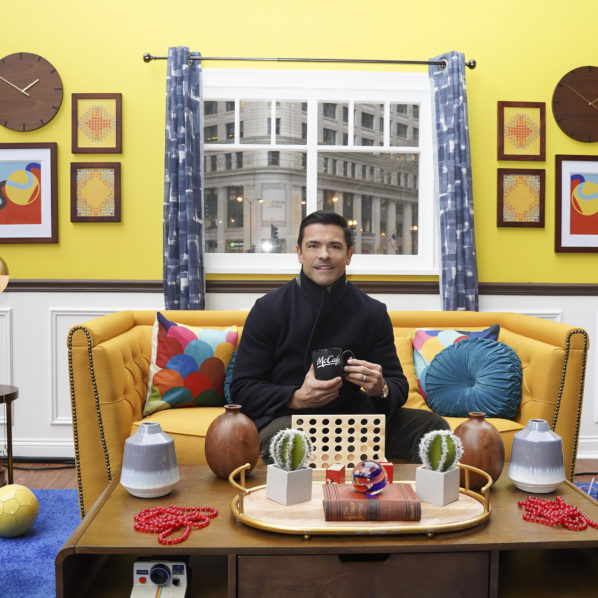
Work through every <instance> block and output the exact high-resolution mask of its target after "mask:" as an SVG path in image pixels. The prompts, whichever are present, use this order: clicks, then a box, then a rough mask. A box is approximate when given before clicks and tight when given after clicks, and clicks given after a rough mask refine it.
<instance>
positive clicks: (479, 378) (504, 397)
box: [425, 338, 521, 419]
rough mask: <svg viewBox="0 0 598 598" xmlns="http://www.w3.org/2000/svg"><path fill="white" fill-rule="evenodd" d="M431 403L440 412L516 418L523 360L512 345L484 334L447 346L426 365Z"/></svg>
mask: <svg viewBox="0 0 598 598" xmlns="http://www.w3.org/2000/svg"><path fill="white" fill-rule="evenodd" d="M425 387H426V399H427V403H428V407H430V409H432V411H434V412H435V413H438V414H439V415H445V416H448V417H467V415H468V414H469V412H470V411H483V412H484V413H485V414H486V416H487V417H502V418H505V419H513V418H514V417H515V416H516V415H517V410H518V409H519V404H520V403H521V361H520V359H519V356H518V355H517V353H515V351H513V349H511V347H509V346H508V345H505V344H504V343H501V342H498V341H495V340H490V339H482V338H470V339H465V340H462V341H460V342H458V343H456V344H454V345H451V346H450V347H447V348H446V349H443V350H442V351H441V352H440V353H438V355H436V357H434V359H433V360H432V362H431V363H430V365H429V366H428V368H427V369H426V376H425Z"/></svg>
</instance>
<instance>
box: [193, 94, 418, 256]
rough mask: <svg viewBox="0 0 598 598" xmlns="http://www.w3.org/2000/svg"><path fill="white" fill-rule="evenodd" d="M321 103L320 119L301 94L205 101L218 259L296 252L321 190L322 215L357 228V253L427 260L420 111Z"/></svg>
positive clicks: (207, 206)
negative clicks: (311, 202)
mask: <svg viewBox="0 0 598 598" xmlns="http://www.w3.org/2000/svg"><path fill="white" fill-rule="evenodd" d="M316 105H317V112H316V113H315V118H313V116H314V113H313V112H311V117H310V116H309V115H310V111H309V110H308V103H307V102H306V101H303V100H302V99H301V98H300V97H298V98H297V99H296V100H280V101H277V100H256V99H252V100H247V101H245V100H243V99H239V98H236V99H232V98H222V99H216V100H210V101H206V102H204V115H203V127H204V140H205V151H204V180H203V185H204V222H205V247H206V251H207V252H208V253H224V254H226V253H294V252H295V244H296V238H297V232H298V228H299V223H300V222H301V219H302V218H303V217H304V216H305V214H306V206H307V196H308V194H309V190H308V189H309V185H310V184H315V185H316V186H317V190H316V193H317V209H326V210H332V211H335V212H338V213H340V214H342V215H343V216H344V217H345V218H346V219H347V221H349V222H350V226H351V230H352V234H353V243H354V250H355V253H356V254H365V255H417V253H418V230H419V221H418V217H419V207H420V206H419V189H418V180H419V178H418V175H419V166H420V151H419V147H418V143H419V127H420V123H419V106H418V105H417V104H408V103H407V104H402V103H393V102H388V101H386V102H384V101H380V102H364V101H360V102H357V101H356V102H352V101H349V102H331V101H325V100H320V101H318V102H317V104H316ZM310 118H312V120H310ZM312 129H314V130H312ZM349 135H351V137H350V139H351V144H350V145H349ZM220 144H226V145H224V146H223V147H224V148H226V150H224V149H219V145H220ZM400 148H407V149H406V150H402V149H400ZM310 152H313V153H314V154H313V158H310V156H311V155H312V154H311V153H310ZM309 168H314V172H313V174H311V175H308V169H309Z"/></svg>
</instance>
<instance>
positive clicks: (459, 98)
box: [429, 52, 478, 311]
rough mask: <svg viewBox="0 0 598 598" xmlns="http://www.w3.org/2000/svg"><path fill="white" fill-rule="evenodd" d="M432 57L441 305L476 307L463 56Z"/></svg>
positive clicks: (445, 308)
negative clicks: (442, 64) (442, 63)
mask: <svg viewBox="0 0 598 598" xmlns="http://www.w3.org/2000/svg"><path fill="white" fill-rule="evenodd" d="M431 60H446V62H447V66H446V68H445V69H441V68H440V67H439V66H430V71H429V72H430V78H431V80H432V85H433V89H434V108H435V112H436V141H437V146H438V156H437V159H438V196H439V210H440V243H441V258H440V262H441V263H440V292H441V296H442V309H444V310H472V311H477V310H478V267H477V261H476V250H475V231H474V225H473V195H472V186H471V154H470V150H469V124H468V120H467V94H466V91H465V68H466V67H465V56H464V55H463V54H460V53H459V52H450V53H448V54H443V55H442V56H437V57H436V58H432V59H431Z"/></svg>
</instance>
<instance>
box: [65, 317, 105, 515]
mask: <svg viewBox="0 0 598 598" xmlns="http://www.w3.org/2000/svg"><path fill="white" fill-rule="evenodd" d="M78 330H81V331H82V332H84V333H85V336H86V337H87V356H88V359H89V372H90V374H91V384H92V388H93V396H94V400H95V407H96V414H97V417H98V426H99V430H100V440H101V442H102V449H103V450H104V461H105V463H106V476H107V478H108V482H111V481H112V472H111V469H110V456H109V455H108V448H107V447H106V438H105V436H104V425H103V424H102V413H101V411H100V395H99V393H98V386H97V383H96V377H95V369H94V365H93V351H92V345H91V334H90V333H89V330H87V328H85V327H84V326H75V327H74V328H72V329H71V330H70V332H69V335H68V339H67V346H68V366H69V381H70V385H71V410H72V416H73V441H74V445H75V464H76V471H77V488H78V493H79V511H80V513H81V518H83V517H85V506H84V503H83V483H82V481H81V462H80V459H79V430H78V426H77V407H76V402H75V383H74V376H73V334H74V333H75V332H77V331H78Z"/></svg>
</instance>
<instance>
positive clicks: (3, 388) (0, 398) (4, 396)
mask: <svg viewBox="0 0 598 598" xmlns="http://www.w3.org/2000/svg"><path fill="white" fill-rule="evenodd" d="M18 398H19V389H18V388H17V387H16V386H9V385H7V384H0V404H1V403H4V405H5V412H6V445H7V446H6V451H7V467H6V469H7V470H8V483H9V484H12V483H13V466H12V402H13V401H14V400H16V399H18ZM0 473H1V474H2V476H1V477H0V480H1V483H0V485H2V486H3V485H4V483H5V481H4V471H2V468H1V466H0Z"/></svg>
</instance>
